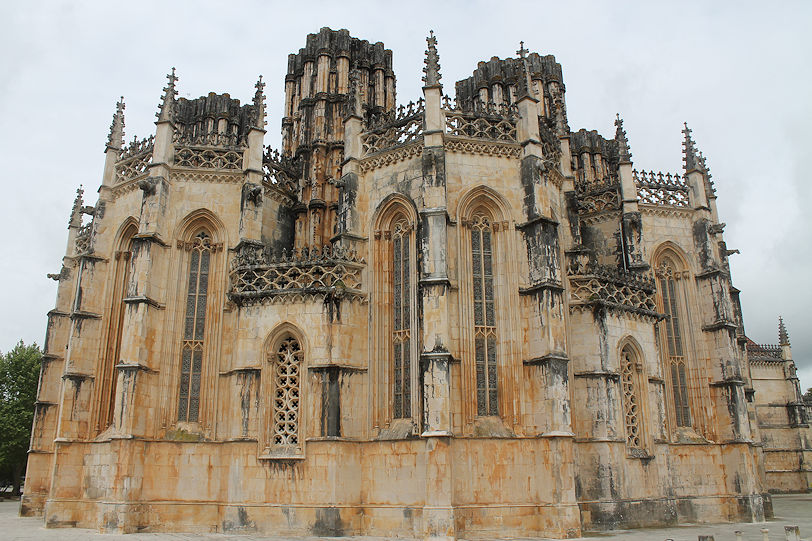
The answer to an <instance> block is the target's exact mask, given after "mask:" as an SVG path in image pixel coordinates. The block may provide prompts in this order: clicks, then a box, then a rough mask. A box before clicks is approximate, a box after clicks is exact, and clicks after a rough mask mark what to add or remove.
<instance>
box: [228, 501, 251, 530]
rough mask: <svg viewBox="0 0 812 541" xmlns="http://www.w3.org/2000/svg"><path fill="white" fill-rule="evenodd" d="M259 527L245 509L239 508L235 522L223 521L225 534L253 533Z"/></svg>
mask: <svg viewBox="0 0 812 541" xmlns="http://www.w3.org/2000/svg"><path fill="white" fill-rule="evenodd" d="M256 529H257V527H256V524H254V521H253V520H251V518H250V517H249V516H248V511H247V510H246V509H245V507H242V506H240V507H237V515H236V516H235V517H234V519H233V520H224V521H223V532H226V533H228V532H253V531H256Z"/></svg>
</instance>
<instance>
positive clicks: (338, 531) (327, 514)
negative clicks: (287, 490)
mask: <svg viewBox="0 0 812 541" xmlns="http://www.w3.org/2000/svg"><path fill="white" fill-rule="evenodd" d="M345 528H346V526H345V525H344V522H343V521H342V520H341V510H340V509H338V508H336V507H325V508H322V509H316V522H314V523H313V526H312V527H311V528H310V531H311V533H312V534H313V535H316V536H319V537H343V536H345V535H346V533H345Z"/></svg>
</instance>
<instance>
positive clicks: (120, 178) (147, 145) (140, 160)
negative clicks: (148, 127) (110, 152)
mask: <svg viewBox="0 0 812 541" xmlns="http://www.w3.org/2000/svg"><path fill="white" fill-rule="evenodd" d="M154 145H155V139H154V137H153V136H152V135H150V136H149V137H147V138H146V139H141V140H138V139H133V140H132V142H131V143H130V144H129V145H127V146H126V147H124V148H123V149H122V150H121V152H120V153H119V155H118V160H117V161H116V169H115V183H116V184H118V183H119V182H126V181H128V180H132V179H134V178H136V177H138V176H141V175H143V174H145V173H146V171H147V167H148V166H149V164H150V163H151V162H152V149H153V147H154Z"/></svg>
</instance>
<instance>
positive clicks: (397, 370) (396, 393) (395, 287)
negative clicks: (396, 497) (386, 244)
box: [392, 220, 412, 419]
mask: <svg viewBox="0 0 812 541" xmlns="http://www.w3.org/2000/svg"><path fill="white" fill-rule="evenodd" d="M409 230H410V227H409V224H408V223H407V222H406V221H405V220H401V221H399V222H397V223H396V224H395V226H394V227H393V230H392V381H393V387H392V398H393V402H392V404H393V408H392V417H393V418H395V419H398V418H408V417H411V392H412V389H411V387H412V386H411V373H412V362H411V303H412V301H411V276H410V275H411V270H410V259H411V258H410V253H409V252H410V243H409Z"/></svg>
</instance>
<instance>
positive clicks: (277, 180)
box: [262, 147, 301, 199]
mask: <svg viewBox="0 0 812 541" xmlns="http://www.w3.org/2000/svg"><path fill="white" fill-rule="evenodd" d="M262 169H263V178H264V180H265V183H266V184H267V185H268V186H269V187H273V188H274V189H276V190H279V191H281V192H282V193H283V194H284V195H286V196H288V197H291V198H294V199H295V198H296V196H297V194H298V192H299V180H298V179H299V176H300V172H299V171H300V169H301V164H299V163H297V162H296V161H295V160H294V159H292V158H290V157H288V156H284V155H282V154H280V153H279V151H278V150H274V149H272V148H271V147H265V152H264V153H263V154H262Z"/></svg>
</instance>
